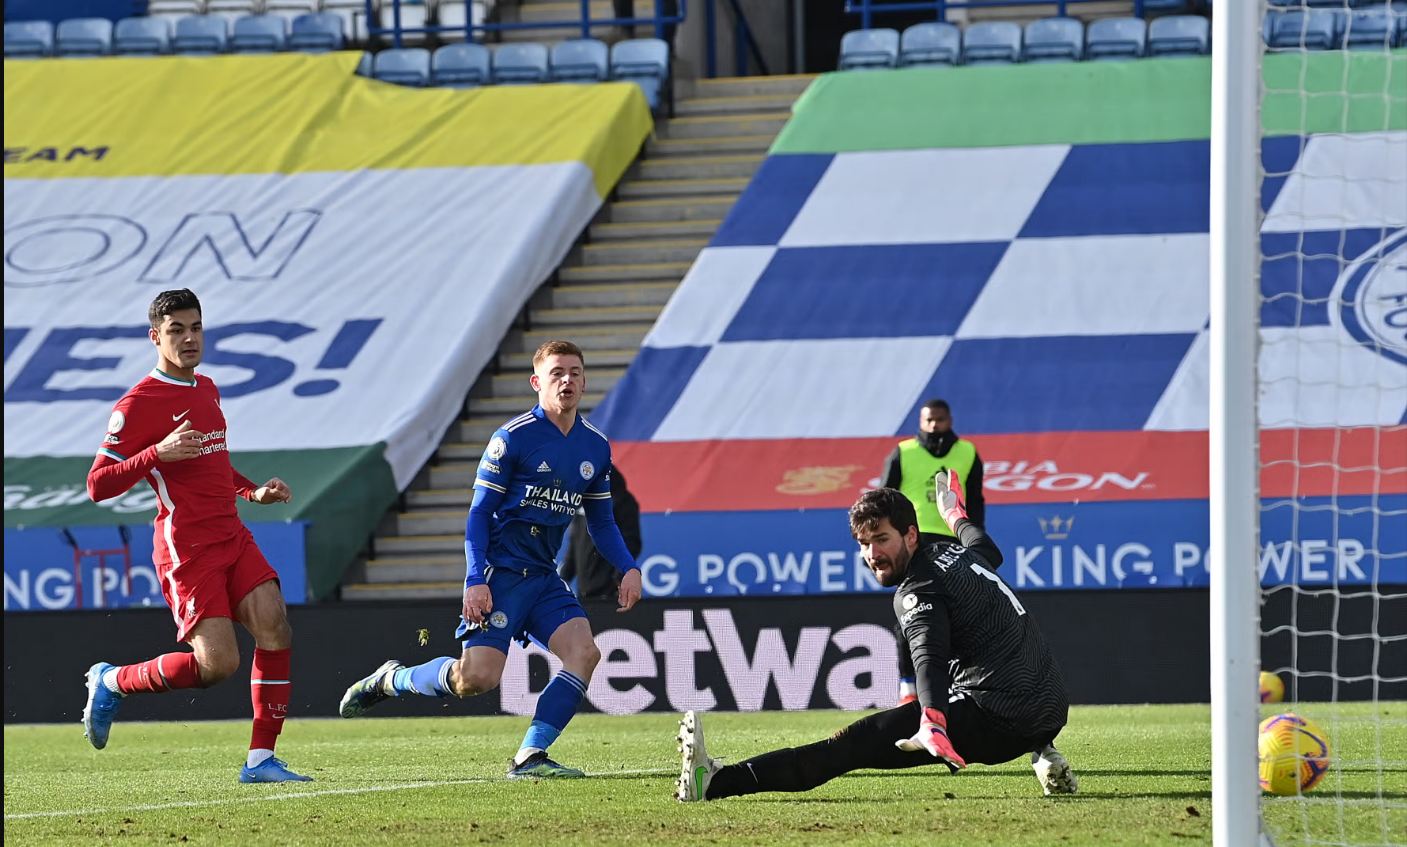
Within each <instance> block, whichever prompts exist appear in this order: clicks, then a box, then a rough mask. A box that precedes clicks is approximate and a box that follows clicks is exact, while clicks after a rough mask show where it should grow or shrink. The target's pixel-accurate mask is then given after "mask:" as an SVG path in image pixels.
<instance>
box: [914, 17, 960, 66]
mask: <svg viewBox="0 0 1407 847" xmlns="http://www.w3.org/2000/svg"><path fill="white" fill-rule="evenodd" d="M960 61H962V31H961V30H959V29H958V28H957V27H955V26H953V25H952V24H950V23H941V22H939V21H926V22H924V23H921V24H914V25H913V26H911V27H909V28H908V29H906V30H904V34H903V36H901V37H900V39H899V64H900V65H901V66H903V67H906V68H912V67H921V66H932V65H956V64H957V63H958V62H960Z"/></svg>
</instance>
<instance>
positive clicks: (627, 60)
mask: <svg viewBox="0 0 1407 847" xmlns="http://www.w3.org/2000/svg"><path fill="white" fill-rule="evenodd" d="M611 79H619V80H627V81H629V82H633V83H635V84H636V85H638V86H640V90H641V91H643V92H645V100H646V102H648V103H649V104H650V111H652V112H658V111H659V109H660V106H661V104H662V100H667V101H668V103H669V106H670V110H671V111H673V102H674V97H673V95H672V92H671V85H672V82H671V77H670V69H669V45H667V44H665V43H664V42H663V41H661V40H660V39H658V38H632V39H630V40H628V41H620V42H617V43H616V45H615V46H614V47H612V48H611Z"/></svg>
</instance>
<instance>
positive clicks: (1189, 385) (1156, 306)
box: [592, 51, 1407, 596]
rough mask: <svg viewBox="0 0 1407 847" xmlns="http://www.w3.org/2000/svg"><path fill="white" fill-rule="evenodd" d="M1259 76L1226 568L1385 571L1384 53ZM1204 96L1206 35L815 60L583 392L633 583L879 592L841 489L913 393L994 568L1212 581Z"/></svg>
mask: <svg viewBox="0 0 1407 847" xmlns="http://www.w3.org/2000/svg"><path fill="white" fill-rule="evenodd" d="M1265 72H1266V75H1267V78H1268V79H1269V80H1270V83H1268V84H1267V90H1268V94H1267V97H1266V101H1265V104H1264V108H1263V109H1262V115H1261V117H1262V119H1263V121H1264V127H1265V138H1264V140H1263V142H1262V144H1261V151H1260V152H1261V164H1262V166H1263V168H1264V172H1265V178H1264V180H1263V184H1262V189H1261V192H1262V196H1261V207H1262V210H1263V212H1264V215H1263V219H1262V226H1261V232H1260V239H1259V241H1260V254H1261V259H1262V261H1261V266H1260V279H1259V282H1260V295H1261V296H1260V314H1259V361H1258V369H1259V383H1258V387H1259V391H1258V395H1257V396H1256V397H1254V398H1245V400H1244V401H1245V402H1254V403H1256V405H1257V410H1258V414H1259V421H1260V426H1261V432H1260V439H1259V444H1258V450H1259V459H1260V464H1261V467H1262V473H1261V479H1260V480H1259V483H1260V484H1259V494H1260V497H1261V514H1260V516H1259V531H1260V538H1259V543H1260V547H1259V550H1258V551H1256V552H1255V553H1254V554H1252V553H1251V552H1250V551H1247V555H1246V557H1245V558H1246V560H1245V561H1244V562H1233V563H1228V564H1229V566H1231V567H1243V568H1247V569H1250V568H1255V569H1257V572H1258V574H1259V576H1260V578H1261V581H1262V583H1263V584H1265V585H1282V584H1295V585H1303V586H1320V587H1325V586H1367V585H1386V584H1399V585H1400V584H1407V425H1404V424H1407V335H1405V334H1404V331H1403V330H1404V327H1407V274H1404V273H1403V270H1404V268H1407V167H1404V166H1403V163H1404V162H1407V110H1404V109H1402V108H1400V101H1392V102H1394V103H1396V104H1397V105H1391V104H1389V105H1388V106H1387V108H1384V104H1385V103H1387V102H1388V101H1387V100H1386V99H1385V98H1383V97H1382V92H1383V91H1384V90H1386V89H1387V88H1389V87H1391V86H1392V85H1395V82H1394V80H1400V79H1401V78H1402V77H1403V75H1404V74H1407V52H1404V51H1396V52H1390V53H1375V54H1371V55H1368V54H1362V53H1333V54H1328V53H1325V54H1299V55H1281V56H1269V57H1267V59H1266V68H1265ZM1271 83H1273V84H1271ZM1303 90H1309V91H1313V92H1315V94H1314V96H1313V97H1312V98H1304V97H1301V96H1299V92H1300V91H1303ZM1209 92H1210V65H1209V63H1208V62H1207V61H1205V60H1189V61H1185V62H1182V61H1178V62H1174V61H1151V62H1129V63H1082V64H1080V65H1078V66H1076V65H1070V66H1049V65H1046V66H1014V67H1003V68H967V69H964V70H963V72H962V73H960V74H953V73H948V72H944V71H942V70H934V69H901V70H896V71H892V72H885V73H880V74H854V73H838V74H832V75H827V76H823V77H821V78H819V79H818V80H817V81H816V82H815V83H814V84H813V85H812V86H811V87H810V88H809V89H808V90H807V92H806V93H805V94H804V95H803V96H802V98H801V100H800V101H798V103H797V105H796V107H795V110H794V114H793V118H792V120H791V121H790V122H789V123H788V124H787V126H786V127H785V128H784V129H783V131H782V133H781V135H780V136H779V137H778V139H777V141H776V143H775V144H774V145H773V147H772V149H771V151H770V153H769V155H768V157H767V158H766V160H765V161H764V162H763V164H762V166H761V167H760V169H759V170H758V172H757V173H756V175H755V176H754V177H753V179H752V180H751V182H750V184H749V185H748V187H747V189H746V190H745V191H744V193H743V195H742V196H741V198H740V199H739V201H738V203H737V205H736V206H735V207H734V208H733V209H732V211H731V212H730V213H729V215H728V217H727V218H726V219H725V220H724V222H723V224H722V225H721V227H720V228H719V231H718V233H717V234H716V235H715V237H714V238H713V240H712V241H711V242H710V244H709V246H708V247H707V248H706V249H705V250H704V251H703V252H702V253H701V254H700V256H699V258H698V260H697V261H696V262H695V263H694V265H693V266H692V267H691V268H690V270H689V272H688V274H687V275H686V277H685V279H684V281H683V283H682V284H681V286H680V288H679V290H678V292H677V293H676V294H675V296H674V297H673V298H672V299H671V301H670V303H669V305H668V306H667V307H666V308H665V310H664V312H663V313H662V314H661V316H660V318H659V320H658V322H657V323H656V324H655V326H654V327H653V328H652V329H651V331H650V333H649V335H648V336H647V337H646V339H645V342H644V346H643V348H642V350H641V351H640V354H639V356H638V357H637V358H636V359H635V360H634V361H633V363H632V364H631V366H630V368H629V370H628V371H627V373H626V374H625V376H624V377H623V378H622V379H621V380H620V382H619V383H617V385H616V386H615V387H614V388H613V390H612V391H611V392H610V394H609V395H608V396H607V397H606V399H605V400H604V402H603V403H602V405H601V406H600V407H599V408H598V409H597V410H596V411H595V412H594V413H593V416H592V417H593V422H594V423H595V424H597V425H598V426H600V427H601V428H602V429H603V430H604V431H605V432H607V433H608V434H610V435H611V437H612V438H613V440H614V444H615V456H616V461H617V464H618V465H619V466H620V467H621V469H622V471H623V472H624V474H625V476H626V477H627V478H628V479H629V480H630V483H631V486H632V490H633V491H634V493H635V494H636V496H637V497H638V499H639V500H640V503H641V507H642V510H643V511H644V513H645V518H644V544H645V552H644V556H643V558H642V561H643V563H644V569H645V580H644V582H645V590H646V592H647V593H649V594H652V595H654V596H687V595H693V594H705V595H717V594H722V595H732V594H782V595H785V594H817V593H839V592H854V591H867V590H874V585H873V583H872V582H871V581H870V580H869V577H868V576H867V575H866V573H865V572H864V570H863V568H862V567H861V566H860V565H859V564H858V560H857V558H856V556H855V546H854V543H853V541H851V539H850V538H849V532H848V525H847V521H846V517H845V510H846V509H847V508H848V507H849V506H850V505H851V503H853V502H854V500H855V498H856V497H858V496H859V495H860V494H861V493H862V492H863V491H864V490H866V489H867V488H871V487H874V486H876V485H878V484H879V478H880V474H881V470H882V466H883V464H884V462H885V458H886V456H887V455H888V454H889V452H890V451H891V450H892V449H893V448H894V447H895V445H896V444H897V443H898V442H899V441H900V440H901V439H903V438H907V437H912V435H913V434H914V432H915V430H916V428H917V420H918V412H919V409H920V407H921V406H922V404H923V402H924V401H925V400H927V399H929V398H942V399H945V400H947V401H948V402H949V403H950V404H951V407H952V412H953V417H954V422H955V424H954V425H955V428H956V430H957V431H958V432H959V433H960V434H962V435H963V436H964V437H966V438H968V439H969V440H971V441H972V442H973V443H974V444H975V446H976V448H977V451H978V453H979V454H980V456H981V457H982V459H983V462H984V471H985V474H984V478H983V492H984V494H985V497H986V501H987V504H988V508H987V525H988V529H989V530H990V531H991V533H992V535H993V537H994V538H995V539H996V541H997V543H998V544H999V545H1000V546H1001V547H1002V549H1003V550H1004V552H1005V554H1006V559H1007V561H1006V564H1005V565H1003V573H1004V574H1005V577H1006V579H1007V581H1008V582H1010V583H1011V584H1012V585H1013V586H1015V587H1018V588H1020V589H1022V590H1026V591H1040V590H1049V589H1081V590H1083V589H1112V588H1135V587H1137V588H1155V589H1156V588H1181V587H1195V586H1202V585H1206V584H1207V574H1208V571H1207V568H1208V567H1215V566H1216V565H1217V563H1211V562H1208V561H1207V557H1206V549H1207V544H1208V535H1209V513H1208V501H1207V489H1208V420H1209V408H1210V386H1211V380H1210V375H1209V373H1210V367H1211V365H1210V356H1209V350H1210V337H1209V324H1210V307H1209V299H1208V291H1209V285H1208V268H1209V262H1210V259H1209V256H1210V254H1209V250H1210V199H1209V192H1208V186H1209V179H1210V161H1211V154H1210V147H1209V142H1208V140H1207V139H1208V135H1209V127H1208V118H1207V116H1208V115H1209V114H1210V97H1209Z"/></svg>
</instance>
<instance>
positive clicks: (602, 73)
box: [552, 38, 611, 82]
mask: <svg viewBox="0 0 1407 847" xmlns="http://www.w3.org/2000/svg"><path fill="white" fill-rule="evenodd" d="M610 64H611V51H610V49H609V48H608V47H606V43H605V42H604V41H597V40H596V39H594V38H573V39H571V40H570V41H562V42H559V43H558V44H556V45H554V46H553V47H552V78H553V79H554V80H556V81H558V82H601V81H603V80H605V79H606V78H607V77H609V76H610Z"/></svg>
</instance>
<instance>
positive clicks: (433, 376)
mask: <svg viewBox="0 0 1407 847" xmlns="http://www.w3.org/2000/svg"><path fill="white" fill-rule="evenodd" d="M357 58H358V54H355V53H337V54H327V55H308V54H286V55H276V56H221V57H199V58H187V57H171V58H167V59H163V60H162V61H160V62H151V61H146V60H142V59H140V58H112V59H104V60H103V61H101V62H80V61H71V62H70V61H62V62H60V61H54V62H7V63H6V67H5V212H4V216H5V249H4V285H5V327H4V330H5V360H4V373H5V525H6V527H19V526H75V525H91V524H102V523H108V524H118V523H132V522H134V520H133V519H134V517H140V518H146V517H149V516H150V514H151V506H152V502H153V501H152V498H151V497H149V496H148V493H147V491H146V488H145V486H141V487H139V489H137V490H134V491H133V492H132V493H130V494H128V495H126V496H124V497H121V498H118V499H117V500H116V501H113V502H110V503H107V504H102V505H98V506H95V505H93V504H91V503H89V502H87V498H86V496H85V493H84V491H83V480H84V474H85V473H86V471H87V467H88V464H89V463H90V462H91V461H92V457H93V455H94V454H95V453H96V452H97V449H98V447H100V446H101V439H102V436H103V432H104V429H103V427H104V425H105V423H106V421H107V420H108V416H109V412H110V410H111V408H112V404H113V403H114V402H115V401H116V400H117V399H118V398H119V397H120V396H121V395H122V393H123V392H124V391H125V390H126V389H127V388H128V387H130V386H131V385H132V384H134V383H135V382H137V381H138V380H139V379H141V378H142V377H143V376H144V375H145V374H146V372H147V371H148V370H150V369H151V367H152V365H153V364H154V361H155V357H154V353H153V350H152V346H151V344H150V342H149V341H148V340H147V337H146V335H147V317H146V309H147V304H148V303H150V301H151V299H152V298H153V296H154V295H155V294H156V293H157V292H159V291H161V290H163V289H172V288H190V289H192V290H194V291H195V292H196V294H197V295H198V296H199V297H200V298H201V302H202V305H203V307H204V315H203V317H204V324H205V330H206V336H205V344H206V348H205V357H204V362H203V363H202V365H201V367H200V369H199V371H200V372H201V373H203V374H205V375H206V376H208V377H210V378H212V379H213V380H214V381H215V382H216V383H217V384H218V386H219V387H220V390H221V396H222V408H223V410H224V413H225V416H226V418H227V419H228V421H229V427H230V428H229V436H228V443H229V446H230V450H231V451H232V454H233V455H232V461H233V463H234V465H235V467H236V468H237V469H238V470H240V471H241V472H242V473H244V474H245V475H246V476H248V477H250V478H251V479H255V480H256V481H262V480H264V479H267V478H268V477H270V476H280V477H282V478H283V479H285V480H286V481H287V482H288V483H289V485H290V486H291V488H292V489H293V495H294V499H293V502H292V504H291V505H288V506H275V507H256V506H250V505H248V504H243V505H241V515H242V516H243V517H244V518H245V520H251V521H273V522H282V521H288V520H301V521H305V522H306V523H307V524H308V544H309V567H310V573H309V580H308V584H309V588H310V591H311V593H312V594H313V595H315V596H323V595H325V594H327V593H328V592H329V591H331V590H332V589H333V588H335V587H336V585H337V584H338V582H339V581H340V578H341V575H342V572H343V570H344V569H345V567H346V566H347V565H348V564H350V562H351V561H352V560H353V559H354V557H355V555H356V552H357V551H358V549H360V547H361V546H362V545H363V544H364V543H365V541H366V539H367V538H368V537H369V535H370V533H371V532H372V530H373V528H374V526H375V523H376V521H377V520H379V519H380V517H381V516H382V515H383V514H384V513H385V510H386V509H387V507H388V506H389V505H390V504H391V503H393V502H394V499H395V497H396V494H397V492H398V491H399V490H400V488H402V487H404V486H405V485H406V484H407V482H408V481H409V480H410V479H411V478H412V476H413V475H414V474H415V473H416V472H417V471H418V470H419V469H420V467H421V466H422V464H423V463H424V462H425V460H426V459H427V458H428V457H429V456H430V455H431V453H432V452H433V451H434V449H435V447H436V445H437V444H438V442H439V440H440V438H441V436H442V435H443V433H444V431H445V429H446V428H447V427H448V426H449V424H450V423H451V422H452V421H453V420H454V419H455V417H456V415H457V413H458V410H459V409H460V408H461V405H462V402H463V398H464V396H465V394H466V392H467V391H468V389H469V387H470V385H471V384H472V382H473V380H474V379H475V378H476V376H477V375H478V373H479V372H480V371H481V370H482V369H483V367H484V366H485V365H486V364H487V363H488V362H489V360H490V358H491V357H492V356H493V355H494V352H495V350H496V348H497V345H498V341H499V339H500V338H501V337H502V336H503V334H504V332H505V331H506V330H507V328H508V327H509V325H510V324H511V323H512V321H513V319H514V317H515V316H516V315H517V314H518V313H519V311H520V310H521V308H522V306H523V305H524V304H525V303H526V302H527V299H528V298H529V297H530V296H531V294H532V292H533V291H534V290H536V288H537V287H538V285H540V284H541V282H542V281H543V280H544V279H546V277H547V276H548V274H549V273H550V272H551V271H552V269H553V268H554V267H555V266H556V265H557V264H558V263H559V262H560V260H561V259H562V257H563V256H564V255H565V253H566V251H567V250H568V249H569V248H570V246H571V244H572V243H573V242H574V240H575V239H576V238H577V236H578V235H579V233H580V232H581V230H582V228H583V227H585V225H586V224H587V223H588V222H589V221H590V219H591V217H592V215H593V214H594V213H595V211H596V209H597V208H599V207H600V205H601V202H602V197H603V196H604V195H605V194H606V193H608V192H609V190H610V188H611V186H612V185H614V183H615V182H616V180H617V179H618V178H619V176H620V174H621V173H622V172H623V171H624V169H625V167H626V166H627V165H628V164H629V162H630V161H631V160H632V159H633V157H634V155H635V152H636V151H637V150H638V149H639V145H640V143H641V141H642V140H643V139H644V137H645V136H646V135H647V134H648V132H649V131H650V127H651V120H650V116H649V111H648V108H647V107H646V105H645V102H644V99H643V97H642V96H641V95H640V93H639V90H638V87H636V86H632V85H628V84H603V85H591V86H581V85H554V86H527V87H518V86H514V87H499V88H487V89H480V90H474V91H466V90H459V89H433V90H428V89H427V90H418V89H410V88H405V87H402V86H394V85H386V84H384V83H380V82H376V81H374V80H369V79H366V78H363V77H358V76H356V75H355V74H354V73H353V70H354V68H355V65H356V63H357Z"/></svg>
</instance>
